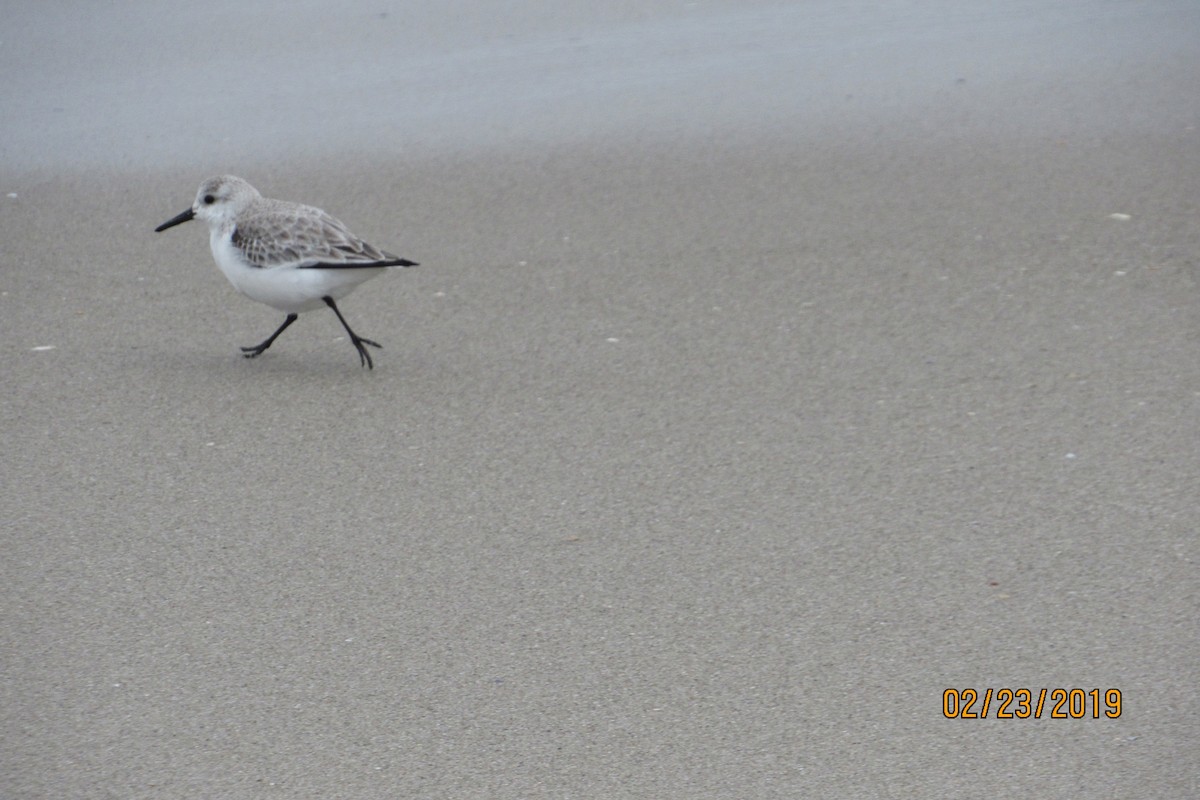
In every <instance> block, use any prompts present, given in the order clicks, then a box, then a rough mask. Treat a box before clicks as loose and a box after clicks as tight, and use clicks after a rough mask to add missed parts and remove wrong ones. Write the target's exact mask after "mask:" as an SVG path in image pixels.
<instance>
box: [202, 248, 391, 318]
mask: <svg viewBox="0 0 1200 800" xmlns="http://www.w3.org/2000/svg"><path fill="white" fill-rule="evenodd" d="M209 244H210V246H211V247H212V253H213V259H214V260H215V261H216V262H217V266H218V267H219V268H220V270H221V272H222V273H223V274H224V275H225V277H226V278H228V279H229V282H230V283H232V284H233V288H235V289H237V290H238V291H239V292H241V293H242V294H244V295H246V297H249V298H250V299H251V300H257V301H258V302H260V303H265V304H267V305H269V306H271V307H272V308H277V309H279V310H280V311H284V312H287V313H289V314H298V313H300V312H302V311H312V310H313V309H314V308H321V307H322V306H324V305H325V301H324V300H323V299H322V298H325V297H332V298H333V299H334V300H338V299H340V298H342V297H345V296H346V295H348V294H350V292H352V291H354V289H355V287H357V286H358V285H359V284H360V283H362V282H364V281H368V280H370V279H371V278H374V277H376V276H377V275H379V274H380V273H382V272H383V271H384V270H385V269H386V268H385V267H366V268H363V269H320V268H317V269H297V268H295V267H290V266H286V265H285V266H280V267H270V268H264V267H255V266H252V265H250V264H248V263H247V262H246V261H244V260H243V259H242V257H241V253H240V252H239V251H238V250H237V248H235V247H234V246H233V243H232V242H231V241H230V237H229V236H228V235H222V234H221V233H220V232H219V231H213V233H212V236H211V238H210V240H209Z"/></svg>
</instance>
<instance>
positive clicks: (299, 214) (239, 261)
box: [154, 175, 417, 369]
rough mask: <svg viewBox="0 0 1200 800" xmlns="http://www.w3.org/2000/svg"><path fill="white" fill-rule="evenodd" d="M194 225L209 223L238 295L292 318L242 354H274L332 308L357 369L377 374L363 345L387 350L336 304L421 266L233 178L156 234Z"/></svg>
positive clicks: (208, 187) (216, 254)
mask: <svg viewBox="0 0 1200 800" xmlns="http://www.w3.org/2000/svg"><path fill="white" fill-rule="evenodd" d="M191 219H201V220H204V221H205V222H207V223H208V228H209V244H210V245H211V247H212V253H213V259H214V260H215V261H216V262H217V266H218V267H220V268H221V272H223V273H224V274H225V277H226V278H228V279H229V282H230V283H232V284H233V288H235V289H237V290H238V291H239V292H241V293H242V294H244V295H246V296H247V297H249V298H250V299H251V300H257V301H258V302H260V303H266V304H267V305H269V306H271V307H272V308H277V309H279V310H280V311H286V312H287V319H285V320H284V321H283V324H282V325H280V326H279V328H278V330H276V331H275V332H274V333H272V334H271V335H270V336H268V337H267V339H266V341H264V342H262V343H261V344H257V345H255V346H253V347H243V348H242V353H243V355H245V356H246V358H254V357H255V356H257V355H259V354H260V353H262V352H263V351H264V350H266V349H267V348H268V347H270V346H271V343H272V342H274V341H275V339H276V338H277V337H278V336H279V334H281V333H283V331H284V330H285V329H286V328H287V326H288V325H291V324H292V323H293V322H295V321H296V318H297V317H298V316H299V315H300V314H301V313H302V312H304V311H312V310H313V309H314V308H320V307H321V306H322V305H327V306H329V307H330V308H332V309H333V313H335V314H337V318H338V319H339V320H341V323H342V327H344V328H345V329H346V333H348V334H350V341H351V342H352V343H353V344H354V347H355V349H357V350H358V358H359V362H360V363H361V364H362V365H363V366H366V367H367V368H368V369H374V368H375V365H374V364H372V363H371V354H370V353H368V352H367V348H366V347H364V345H368V344H369V345H371V346H372V347H382V345H380V344H379V343H378V342H373V341H371V340H370V339H364V338H363V337H361V336H359V335H358V334H356V333H355V332H354V331H352V330H350V326H349V325H348V324H346V318H345V317H343V316H342V312H341V311H339V310H338V307H337V304H336V303H335V302H334V300H340V299H341V298H343V297H345V296H346V295H348V294H350V292H352V291H354V288H355V287H356V286H358V285H359V284H360V283H362V282H363V281H367V280H370V279H371V278H374V277H375V276H376V275H379V274H381V273H382V272H383V271H384V269H386V268H387V267H415V266H417V263H416V262H415V261H409V260H407V259H404V258H399V257H398V256H394V255H392V254H391V253H388V252H386V251H384V250H378V249H376V248H374V247H372V246H371V245H369V244H367V243H366V242H364V241H363V240H362V239H359V238H358V237H357V236H355V235H354V234H353V233H351V232H350V231H349V229H347V228H346V226H345V225H343V224H342V223H341V222H340V221H338V220H336V219H334V218H333V217H331V216H330V215H329V214H326V213H325V212H324V211H322V210H321V209H319V208H313V207H312V206H305V205H301V204H299V203H288V202H286V201H283V200H269V199H267V198H265V197H263V196H262V195H261V194H259V193H258V190H257V189H255V188H254V187H253V186H251V185H250V184H248V183H246V181H244V180H242V179H241V178H237V177H234V176H233V175H218V176H217V177H215V178H209V179H208V180H206V181H205V182H204V183H202V184H200V191H198V192H196V202H195V203H193V204H192V207H191V208H189V209H188V210H187V211H184V212H183V213H182V214H180V215H178V216H176V217H172V218H171V219H169V220H167V221H166V222H164V223H163V224H162V225H159V226H158V227H157V228H155V229H154V230H155V232H162V231H165V230H166V229H167V228H170V227H172V226H174V225H178V224H180V223H181V222H187V221H188V220H191Z"/></svg>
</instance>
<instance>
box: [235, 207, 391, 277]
mask: <svg viewBox="0 0 1200 800" xmlns="http://www.w3.org/2000/svg"><path fill="white" fill-rule="evenodd" d="M272 205H273V206H274V207H272V208H269V209H264V210H263V212H261V213H259V214H254V215H252V216H249V217H247V218H244V219H242V220H239V221H238V226H237V228H236V229H234V232H233V244H234V246H235V247H237V248H238V249H240V250H241V251H242V253H243V255H245V257H246V260H248V261H249V262H250V263H251V264H253V265H255V266H256V267H262V268H263V269H274V268H279V267H290V268H293V269H296V268H304V267H312V266H316V265H318V264H319V265H323V266H330V267H349V268H353V267H356V266H363V267H370V266H373V265H375V264H377V263H378V262H380V261H389V260H396V258H397V257H396V256H393V255H391V254H390V253H387V252H384V251H383V250H380V249H378V248H376V247H372V246H371V245H369V244H367V243H366V242H364V241H363V240H362V239H359V238H358V237H357V236H355V235H354V234H353V233H351V232H350V230H349V228H347V227H346V226H345V225H344V224H342V222H341V220H338V219H336V218H334V217H332V216H330V215H329V214H327V213H325V212H324V211H322V210H320V209H319V208H313V207H312V206H301V205H296V204H293V203H279V204H278V205H274V204H272Z"/></svg>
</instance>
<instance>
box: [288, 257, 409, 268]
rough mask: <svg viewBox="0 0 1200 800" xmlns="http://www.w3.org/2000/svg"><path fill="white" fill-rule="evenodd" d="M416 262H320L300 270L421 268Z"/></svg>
mask: <svg viewBox="0 0 1200 800" xmlns="http://www.w3.org/2000/svg"><path fill="white" fill-rule="evenodd" d="M419 266H420V264H418V263H417V262H416V261H409V260H408V259H407V258H392V259H388V260H386V261H320V262H317V263H316V264H305V265H303V266H301V267H299V269H375V268H376V267H419Z"/></svg>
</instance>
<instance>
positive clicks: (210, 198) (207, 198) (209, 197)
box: [204, 194, 217, 206]
mask: <svg viewBox="0 0 1200 800" xmlns="http://www.w3.org/2000/svg"><path fill="white" fill-rule="evenodd" d="M215 202H217V198H215V197H213V196H212V195H211V194H206V195H204V205H206V206H211V205H212V204H213V203H215Z"/></svg>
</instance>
